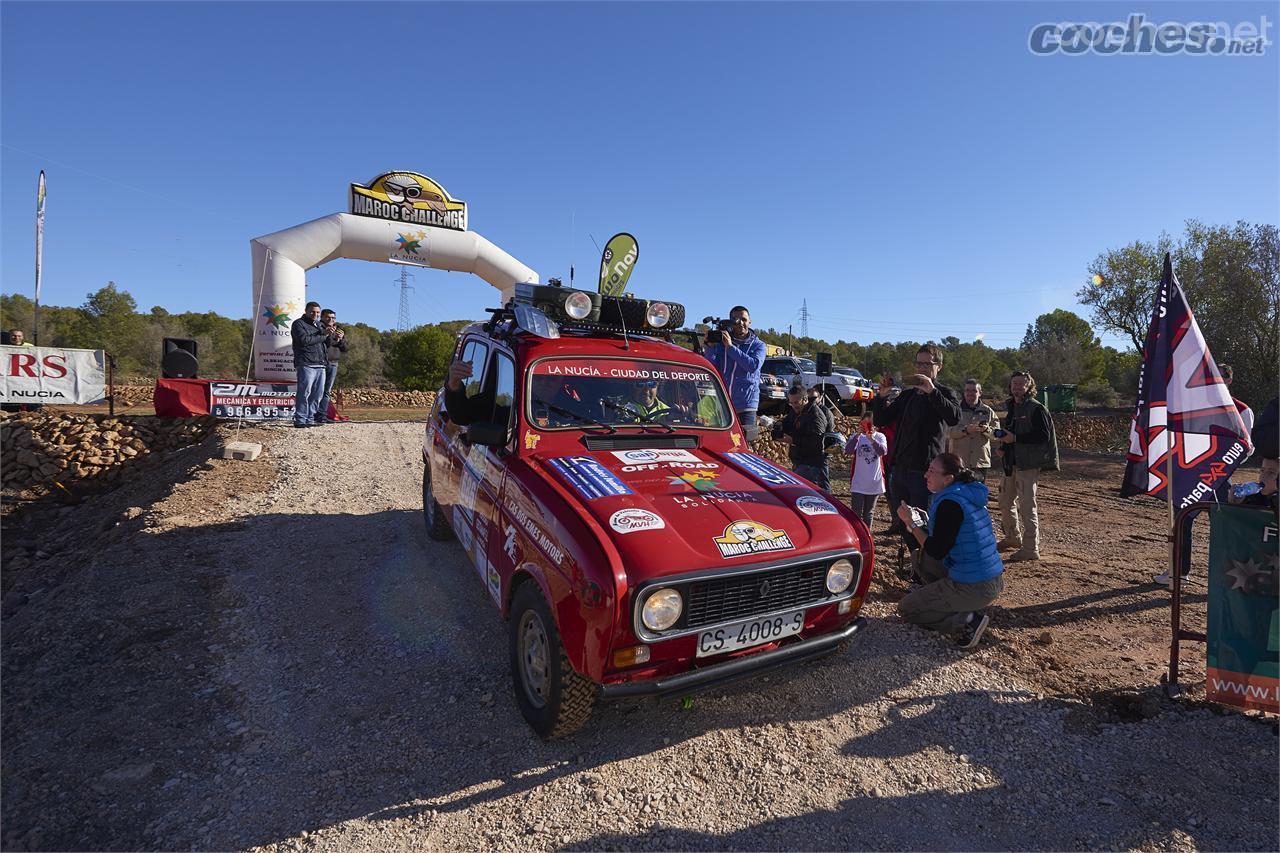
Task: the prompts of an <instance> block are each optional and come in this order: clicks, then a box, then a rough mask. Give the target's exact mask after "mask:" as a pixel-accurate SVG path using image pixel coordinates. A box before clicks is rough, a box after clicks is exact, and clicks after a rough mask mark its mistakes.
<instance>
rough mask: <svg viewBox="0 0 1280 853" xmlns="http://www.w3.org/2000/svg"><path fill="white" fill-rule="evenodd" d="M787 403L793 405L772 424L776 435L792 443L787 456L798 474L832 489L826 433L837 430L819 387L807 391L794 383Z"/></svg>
mask: <svg viewBox="0 0 1280 853" xmlns="http://www.w3.org/2000/svg"><path fill="white" fill-rule="evenodd" d="M806 393H808V400H806V399H805V397H806ZM787 402H788V403H790V404H791V407H790V408H789V409H787V412H786V414H785V415H783V416H782V419H781V420H779V421H778V422H777V423H775V424H774V425H773V437H774V439H775V440H777V441H781V442H783V443H784V444H789V445H791V446H790V448H789V450H788V455H789V456H790V457H791V467H792V468H793V469H795V472H796V473H797V474H799V475H800V476H801V477H804V478H805V479H806V480H809V481H810V482H812V483H813V484H814V485H816V486H817V487H818V488H820V489H822V490H823V491H827V492H829V491H831V472H830V469H829V468H828V467H827V451H826V438H827V433H829V432H831V430H833V429H835V418H834V417H833V416H832V414H831V412H830V410H829V409H827V407H826V405H825V404H824V403H823V400H822V394H821V393H820V392H819V391H818V389H817V388H816V387H815V388H811V389H810V391H809V392H806V391H805V390H804V386H802V385H792V386H791V390H790V391H789V392H787Z"/></svg>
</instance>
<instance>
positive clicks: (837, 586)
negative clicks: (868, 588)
mask: <svg viewBox="0 0 1280 853" xmlns="http://www.w3.org/2000/svg"><path fill="white" fill-rule="evenodd" d="M851 583H853V563H851V562H849V561H848V560H845V559H839V560H836V561H835V562H834V563H832V564H831V568H829V569H827V591H828V592H832V593H835V594H836V595H839V594H840V593H842V592H844V591H845V590H846V589H848V588H849V584H851Z"/></svg>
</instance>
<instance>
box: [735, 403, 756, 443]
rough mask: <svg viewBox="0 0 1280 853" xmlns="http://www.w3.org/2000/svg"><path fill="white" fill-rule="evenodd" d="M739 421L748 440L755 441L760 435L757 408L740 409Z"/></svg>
mask: <svg viewBox="0 0 1280 853" xmlns="http://www.w3.org/2000/svg"><path fill="white" fill-rule="evenodd" d="M738 423H740V424H742V432H743V434H745V435H746V437H747V441H755V440H756V439H757V438H759V437H760V428H759V427H758V426H756V410H755V409H739V410H738Z"/></svg>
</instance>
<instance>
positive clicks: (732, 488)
mask: <svg viewBox="0 0 1280 853" xmlns="http://www.w3.org/2000/svg"><path fill="white" fill-rule="evenodd" d="M538 462H539V463H540V464H538V466H537V467H538V468H539V470H540V471H541V473H542V475H543V476H545V477H547V478H549V479H552V480H555V481H558V482H559V483H560V484H561V485H563V486H564V487H565V488H566V489H567V490H568V491H569V493H570V494H572V495H574V496H575V498H576V499H577V500H578V502H579V504H580V505H581V506H582V507H583V508H584V509H585V510H586V512H588V513H589V514H590V515H591V516H592V517H593V518H594V519H595V520H596V521H597V522H598V523H599V524H600V526H601V527H602V528H603V529H604V530H605V532H606V533H607V534H608V535H609V536H610V538H611V539H612V541H613V543H614V546H615V547H616V548H617V550H618V552H619V554H620V555H621V557H622V560H623V564H624V566H625V567H626V570H627V574H628V578H629V579H630V581H631V582H632V583H638V582H640V581H643V580H645V579H647V578H651V577H660V576H665V575H671V574H680V573H684V572H689V571H694V570H702V569H708V568H726V567H730V566H734V565H746V564H756V563H762V562H768V561H770V560H773V559H787V558H791V557H796V556H800V555H804V554H807V553H817V552H823V551H831V550H835V549H840V548H850V547H855V546H856V545H857V538H856V533H855V532H854V529H853V527H852V525H851V524H850V523H849V522H848V521H847V520H845V518H844V517H843V516H841V515H840V514H839V511H838V510H837V509H836V508H835V507H834V506H833V505H832V498H830V497H829V496H825V495H823V494H822V493H820V492H819V491H818V490H817V489H816V488H815V487H813V486H811V485H809V484H808V483H807V482H806V481H804V480H802V479H800V478H799V477H797V476H796V475H794V474H792V473H791V472H790V471H787V470H785V469H782V468H779V467H777V466H775V465H773V464H772V463H770V462H768V461H766V460H764V459H762V458H761V457H759V456H756V455H755V454H753V453H713V452H710V451H707V450H702V449H691V450H670V449H634V450H605V451H586V452H583V453H580V454H575V455H573V456H560V457H545V458H541V459H539V460H538Z"/></svg>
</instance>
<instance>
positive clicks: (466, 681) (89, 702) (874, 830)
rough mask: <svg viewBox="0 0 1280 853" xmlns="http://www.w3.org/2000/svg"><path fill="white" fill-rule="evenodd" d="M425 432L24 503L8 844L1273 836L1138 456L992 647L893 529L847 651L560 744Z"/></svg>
mask: <svg viewBox="0 0 1280 853" xmlns="http://www.w3.org/2000/svg"><path fill="white" fill-rule="evenodd" d="M384 411H385V410H384ZM413 420H417V421H419V423H420V419H419V418H414V419H413ZM420 430H421V427H420V426H418V425H417V424H415V423H401V424H396V423H379V424H372V423H371V424H345V425H338V426H335V427H325V428H323V429H322V430H317V431H311V430H307V431H295V430H291V429H285V428H280V427H271V428H254V429H249V430H246V431H245V432H243V433H241V434H240V435H238V436H236V438H238V439H240V440H248V441H261V442H262V443H263V444H264V445H266V448H267V449H266V452H265V453H264V455H263V457H262V458H260V459H259V460H257V461H256V462H253V463H237V462H227V461H222V460H218V459H213V458H211V456H212V452H213V449H214V447H215V446H216V445H215V443H214V442H209V443H206V444H205V445H201V446H196V447H190V448H186V449H184V450H182V451H179V452H177V453H174V454H173V455H172V457H171V458H170V459H169V460H168V461H167V462H166V463H165V464H164V465H163V466H162V467H160V468H159V469H157V470H156V471H154V472H152V473H151V474H149V475H148V476H146V477H145V478H137V479H135V480H133V481H130V482H128V483H126V484H125V485H123V486H122V487H120V488H118V489H115V490H113V491H110V492H106V493H103V494H97V495H92V496H90V497H88V498H87V499H86V500H85V501H84V502H82V503H79V504H75V505H63V504H59V503H57V502H55V501H53V500H52V499H48V498H46V499H41V500H34V501H32V500H28V499H27V498H29V497H30V496H29V495H15V494H8V493H7V494H5V495H4V504H3V511H4V514H3V519H2V522H3V530H2V532H3V538H2V539H0V545H2V553H0V559H2V561H3V566H4V570H3V571H4V584H3V599H2V600H0V617H2V618H3V629H4V631H3V649H2V651H3V654H2V655H0V658H2V659H0V666H2V674H3V681H2V682H0V683H2V686H3V690H2V692H0V700H2V701H0V710H2V713H3V739H4V740H3V742H4V750H3V753H0V761H2V766H0V771H2V772H0V778H2V780H3V798H2V802H0V806H2V809H3V813H2V816H3V822H2V828H0V847H2V848H3V849H5V850H20V849H29V850H38V849H157V848H158V849H179V848H195V849H241V848H253V847H260V846H261V847H267V848H271V849H279V850H294V849H341V850H371V851H372V850H377V851H382V850H388V849H406V850H411V849H468V850H470V849H521V850H523V849H566V848H573V849H577V848H581V849H833V848H834V849H851V848H871V849H980V848H991V849H1001V848H1005V849H1009V848H1015V849H1016V848H1027V849H1196V848H1199V849H1259V850H1264V849H1272V848H1274V845H1275V839H1276V833H1277V825H1276V785H1277V779H1276V756H1277V741H1276V736H1275V732H1276V729H1275V725H1274V722H1273V721H1271V720H1261V719H1260V718H1259V717H1257V715H1246V714H1241V713H1238V712H1235V711H1231V710H1223V709H1219V708H1217V707H1216V706H1209V705H1206V704H1204V703H1203V702H1202V701H1201V700H1199V699H1197V698H1196V697H1197V696H1201V695H1202V694H1203V688H1202V686H1201V685H1202V681H1201V680H1202V678H1203V665H1204V655H1203V650H1202V647H1199V646H1197V644H1194V643H1184V644H1183V650H1184V655H1183V671H1184V673H1183V679H1184V681H1185V682H1186V683H1187V684H1188V685H1189V686H1190V687H1191V691H1190V692H1191V698H1190V699H1189V700H1186V699H1184V700H1181V701H1179V702H1171V701H1168V700H1166V699H1164V698H1163V696H1162V692H1161V690H1160V687H1159V677H1160V674H1161V672H1162V671H1163V668H1164V666H1165V664H1166V662H1167V656H1168V646H1169V593H1168V592H1167V591H1166V590H1165V589H1163V588H1161V587H1157V586H1156V585H1154V584H1153V583H1151V580H1150V578H1151V575H1152V574H1154V573H1156V572H1158V571H1160V569H1161V568H1162V566H1163V563H1164V560H1165V558H1166V557H1165V555H1166V543H1165V541H1164V532H1163V531H1164V526H1165V523H1166V522H1165V519H1166V515H1165V509H1164V507H1163V505H1162V504H1159V503H1157V502H1155V501H1150V500H1146V499H1139V500H1121V499H1120V498H1119V497H1118V496H1117V494H1116V492H1117V486H1118V484H1119V482H1120V478H1121V471H1122V467H1123V466H1122V463H1121V462H1120V460H1118V459H1115V458H1107V457H1101V456H1091V455H1084V454H1070V453H1068V454H1066V455H1065V456H1064V459H1063V468H1064V470H1063V471H1062V472H1061V473H1060V474H1056V475H1048V476H1046V477H1045V478H1044V479H1043V481H1042V488H1041V501H1040V504H1041V527H1042V531H1043V541H1042V544H1041V551H1042V555H1043V557H1044V559H1042V560H1041V561H1040V562H1039V563H1016V564H1012V565H1011V566H1010V567H1009V573H1008V576H1007V581H1006V585H1005V593H1004V597H1003V599H1002V600H1001V601H1000V602H999V603H998V604H997V605H996V606H995V608H994V609H993V617H992V628H991V629H990V631H989V633H988V636H987V637H986V638H985V639H984V642H983V643H982V644H981V646H980V648H979V649H978V650H976V651H974V652H972V653H968V654H966V653H962V652H959V651H957V650H955V649H954V648H953V647H951V646H950V644H947V643H944V642H942V641H941V640H940V639H938V638H936V637H933V636H932V635H927V634H925V632H921V631H919V630H918V629H915V628H913V627H911V626H908V625H905V624H903V623H901V621H900V620H898V619H897V617H896V615H895V614H894V609H893V605H894V603H895V602H896V601H897V600H898V599H899V598H900V597H901V596H902V594H903V593H904V592H905V581H903V580H901V579H899V578H898V577H897V576H896V575H895V573H894V571H893V568H894V564H895V563H896V554H897V551H896V543H895V542H893V541H891V540H890V539H888V538H886V537H884V536H879V537H878V540H877V545H878V548H879V551H878V553H877V565H876V575H875V579H874V581H873V585H872V590H871V595H870V596H869V600H868V605H867V609H866V614H867V615H868V617H869V619H870V620H871V626H870V627H869V629H868V631H867V632H866V637H865V639H859V640H858V642H857V643H855V644H854V646H853V648H852V649H851V650H850V652H849V653H848V654H846V655H843V656H841V657H840V658H839V659H832V660H831V661H830V662H828V663H825V664H821V665H817V666H814V667H811V668H806V669H803V670H797V671H795V672H794V673H787V674H785V675H783V676H777V677H772V678H766V679H763V680H760V681H753V682H746V683H743V684H742V685H739V686H735V687H732V688H730V689H726V690H723V691H715V692H712V693H710V694H704V695H700V696H699V697H698V698H697V699H696V701H695V702H694V705H693V709H692V710H690V711H684V710H683V709H682V708H681V706H680V705H679V703H678V702H674V701H668V702H665V703H661V702H657V701H656V700H651V701H649V702H647V703H642V704H638V705H637V704H632V705H611V706H608V707H601V708H599V709H598V710H597V716H596V717H595V718H593V720H592V721H591V722H590V723H589V724H588V727H587V728H586V729H584V730H583V732H581V733H579V734H578V735H575V736H574V737H571V738H568V739H565V740H564V741H557V742H553V743H550V744H543V743H541V742H539V741H538V740H537V739H536V738H535V737H533V736H532V735H531V734H530V733H529V731H528V729H527V727H526V726H524V724H523V721H522V720H521V719H520V717H519V715H518V713H517V712H516V710H515V708H514V703H513V702H512V701H511V700H510V683H509V680H508V675H507V661H506V653H505V627H504V626H503V625H502V623H501V622H500V620H498V619H497V618H496V616H494V615H493V613H492V610H491V608H490V607H489V606H488V601H487V597H486V595H485V593H484V591H483V586H482V584H480V583H478V582H477V580H476V578H475V577H474V573H473V571H472V570H471V568H470V566H469V565H468V564H467V562H466V558H465V556H464V555H463V553H462V551H461V549H460V548H459V547H458V546H457V544H456V543H433V542H430V541H428V540H427V539H426V536H425V533H424V532H423V526H422V522H421V518H420V515H419V513H420V491H419V488H420V477H421V461H420V457H419V456H418V447H419V445H418V442H419V440H420V435H421V432H420ZM842 489H843V490H844V491H846V492H847V481H841V480H837V482H836V484H835V491H836V493H837V495H839V494H840V493H841V491H842ZM993 504H994V501H993ZM879 516H880V517H879V524H878V525H877V530H878V529H882V528H883V527H885V526H886V525H887V521H888V518H887V514H886V513H885V511H884V508H883V506H882V507H880V508H879ZM1205 543H1206V537H1205V535H1204V533H1203V531H1198V532H1197V547H1198V549H1199V552H1198V559H1197V563H1199V564H1201V565H1200V567H1199V568H1197V569H1195V570H1193V574H1195V573H1196V572H1198V576H1199V578H1203V566H1202V564H1203V562H1204V553H1203V549H1204V547H1205ZM1203 593H1204V585H1203V581H1202V580H1199V579H1193V581H1192V583H1191V586H1190V590H1189V595H1188V596H1187V599H1186V600H1187V605H1188V606H1187V608H1186V626H1187V627H1188V628H1192V629H1202V628H1203V620H1204V607H1205V597H1204V595H1203ZM624 731H625V732H626V733H627V734H626V736H625V737H619V736H618V733H619V732H624ZM1170 744H1176V745H1177V747H1176V748H1170V746H1169V745H1170ZM907 814H910V815H912V816H913V817H912V818H911V819H907V818H905V817H904V816H905V815H907Z"/></svg>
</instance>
